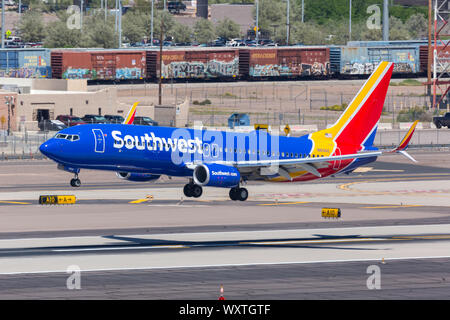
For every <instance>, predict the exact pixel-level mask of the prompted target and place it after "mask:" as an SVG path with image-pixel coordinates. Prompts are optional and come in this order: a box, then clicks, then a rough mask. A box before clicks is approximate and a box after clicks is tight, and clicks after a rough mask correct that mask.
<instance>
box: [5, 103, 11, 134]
mask: <svg viewBox="0 0 450 320" xmlns="http://www.w3.org/2000/svg"><path fill="white" fill-rule="evenodd" d="M11 100H12V97H11V96H5V103H6V105H7V106H8V136H9V135H10V133H11Z"/></svg>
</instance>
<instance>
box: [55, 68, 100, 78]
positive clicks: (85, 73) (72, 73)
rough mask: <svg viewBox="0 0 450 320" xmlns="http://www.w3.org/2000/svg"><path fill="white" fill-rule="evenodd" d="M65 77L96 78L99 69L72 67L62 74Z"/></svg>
mask: <svg viewBox="0 0 450 320" xmlns="http://www.w3.org/2000/svg"><path fill="white" fill-rule="evenodd" d="M62 78H63V79H88V80H89V79H96V78H97V71H95V70H91V69H83V68H78V69H72V68H70V67H69V68H67V69H66V71H64V73H63V75H62Z"/></svg>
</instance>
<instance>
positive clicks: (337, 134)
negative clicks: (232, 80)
mask: <svg viewBox="0 0 450 320" xmlns="http://www.w3.org/2000/svg"><path fill="white" fill-rule="evenodd" d="M392 69H393V63H391V62H381V63H380V64H379V65H378V66H377V68H376V69H375V71H374V72H373V73H372V75H371V76H370V78H369V79H367V81H366V82H365V84H364V85H363V87H362V88H361V89H360V90H359V92H358V94H357V95H356V96H355V98H354V99H353V100H352V102H351V103H350V104H349V105H348V107H347V109H346V110H345V111H344V112H343V114H342V115H341V116H340V118H339V119H338V120H337V121H336V123H335V124H334V125H332V126H331V127H329V128H328V129H325V130H320V131H317V132H314V133H311V134H308V135H304V136H301V137H286V136H278V135H271V134H269V133H268V132H266V131H263V130H255V131H252V132H250V133H237V132H226V131H213V130H203V129H195V128H194V129H188V128H170V127H152V126H140V125H130V124H132V123H133V118H134V113H135V112H136V106H137V103H136V104H134V105H133V108H132V109H131V110H130V113H129V114H128V116H127V119H126V120H125V122H124V123H123V124H85V125H78V126H74V127H70V128H66V129H64V130H61V131H60V132H58V133H57V134H56V135H55V136H54V137H53V138H51V139H49V140H48V141H46V142H44V143H43V144H42V145H41V147H40V151H41V152H42V153H43V154H44V155H45V156H47V157H48V158H50V159H52V160H54V161H55V162H56V163H57V164H58V168H59V169H62V170H65V171H68V172H71V173H73V174H74V175H75V177H74V178H73V179H72V180H71V185H72V186H73V187H79V186H80V185H81V182H80V180H79V178H78V173H79V172H80V169H95V170H110V171H115V172H116V173H117V176H118V177H119V178H122V179H127V180H131V181H143V182H145V181H151V180H156V179H158V178H159V177H160V176H161V175H163V174H164V175H168V176H177V177H188V178H189V183H188V184H186V185H185V186H184V189H183V192H184V195H185V196H186V197H195V198H197V197H200V196H201V195H202V192H203V189H202V187H204V186H211V187H221V188H229V189H230V191H229V195H230V198H231V199H232V200H241V201H245V200H246V199H247V197H248V191H247V189H245V188H243V187H242V185H243V184H245V183H246V182H247V181H250V180H265V181H270V182H299V181H308V180H313V179H319V178H324V177H328V176H330V175H336V174H341V173H350V172H352V171H353V170H355V169H356V168H357V167H359V166H362V165H366V164H368V163H370V162H373V161H375V160H376V159H377V157H378V156H381V155H383V154H385V153H393V152H399V153H402V154H403V155H405V156H407V157H408V158H410V159H411V160H413V161H414V159H413V158H412V157H411V156H410V155H409V154H407V153H406V151H405V149H406V148H407V147H408V144H409V141H410V139H411V137H412V134H413V132H414V129H415V126H416V124H417V122H415V123H414V124H413V125H412V127H411V129H410V130H409V131H408V133H407V134H406V136H405V137H404V139H403V140H402V141H401V143H400V145H399V146H398V147H397V148H395V149H393V150H391V151H388V152H382V151H380V150H378V149H377V148H376V147H374V146H373V142H374V138H375V134H376V130H377V124H378V121H379V119H380V115H381V112H382V109H383V105H384V100H385V97H386V93H387V90H388V86H389V82H390V79H391V75H392Z"/></svg>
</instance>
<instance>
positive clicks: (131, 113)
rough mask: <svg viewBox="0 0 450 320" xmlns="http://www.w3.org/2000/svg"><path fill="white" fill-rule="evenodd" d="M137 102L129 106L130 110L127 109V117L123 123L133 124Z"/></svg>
mask: <svg viewBox="0 0 450 320" xmlns="http://www.w3.org/2000/svg"><path fill="white" fill-rule="evenodd" d="M138 104H139V102H135V103H134V104H133V106H132V107H131V109H130V111H128V114H127V117H126V118H125V121H124V122H123V124H133V121H134V115H135V114H136V108H137V105H138Z"/></svg>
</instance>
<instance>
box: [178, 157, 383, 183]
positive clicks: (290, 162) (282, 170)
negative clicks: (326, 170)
mask: <svg viewBox="0 0 450 320" xmlns="http://www.w3.org/2000/svg"><path fill="white" fill-rule="evenodd" d="M380 155H382V152H381V151H372V152H361V153H355V154H346V155H340V156H329V157H317V158H312V157H308V158H295V159H278V158H273V159H262V160H242V161H214V163H216V164H222V165H226V166H233V167H236V168H237V169H238V170H239V171H240V172H242V173H244V172H252V171H254V170H255V169H260V168H270V167H272V166H276V167H277V169H276V170H277V172H278V173H279V174H281V175H282V176H285V177H286V178H288V179H291V177H290V176H289V172H290V171H291V170H297V171H298V169H300V170H305V171H308V172H310V173H312V174H313V175H315V176H317V177H321V176H322V175H321V174H320V173H319V171H318V170H317V169H320V168H321V167H322V166H328V163H327V164H325V163H326V162H330V161H339V160H347V159H357V158H368V157H377V156H380ZM197 164H200V163H197V162H192V163H187V164H186V166H187V167H188V168H189V169H194V168H195V167H196V166H197ZM322 164H323V165H322Z"/></svg>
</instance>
